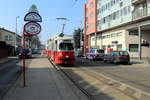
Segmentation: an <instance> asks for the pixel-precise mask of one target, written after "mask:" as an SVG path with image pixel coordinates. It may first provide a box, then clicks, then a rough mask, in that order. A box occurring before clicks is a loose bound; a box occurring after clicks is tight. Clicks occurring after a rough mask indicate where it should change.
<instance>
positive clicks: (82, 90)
mask: <svg viewBox="0 0 150 100" xmlns="http://www.w3.org/2000/svg"><path fill="white" fill-rule="evenodd" d="M49 61H50V63H51V64H52V65H53V67H54V68H55V69H56V70H57V71H59V72H60V71H61V72H62V73H63V74H64V75H66V76H67V78H68V79H69V80H70V81H71V82H72V83H73V84H74V85H75V86H76V87H77V88H78V89H79V90H81V92H83V94H85V95H86V96H87V97H88V98H89V100H94V98H93V96H92V95H91V94H90V93H88V92H87V91H86V90H85V89H83V88H82V87H81V86H80V85H78V84H77V83H76V82H75V80H73V79H72V77H70V75H68V74H67V73H66V72H65V71H64V70H63V69H61V66H59V65H56V64H55V63H54V62H53V61H52V60H51V59H50V60H49Z"/></svg>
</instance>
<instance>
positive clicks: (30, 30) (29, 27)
mask: <svg viewBox="0 0 150 100" xmlns="http://www.w3.org/2000/svg"><path fill="white" fill-rule="evenodd" d="M24 32H25V35H26V36H35V35H37V34H39V33H40V32H41V25H40V24H38V23H36V22H28V23H26V24H25V25H24Z"/></svg>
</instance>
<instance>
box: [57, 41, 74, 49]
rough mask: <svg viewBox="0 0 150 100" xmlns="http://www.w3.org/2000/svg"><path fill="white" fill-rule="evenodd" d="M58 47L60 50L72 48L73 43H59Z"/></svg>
mask: <svg viewBox="0 0 150 100" xmlns="http://www.w3.org/2000/svg"><path fill="white" fill-rule="evenodd" d="M59 49H60V50H73V44H72V43H60V45H59Z"/></svg>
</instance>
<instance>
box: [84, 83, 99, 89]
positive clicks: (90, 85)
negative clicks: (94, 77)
mask: <svg viewBox="0 0 150 100" xmlns="http://www.w3.org/2000/svg"><path fill="white" fill-rule="evenodd" d="M97 83H98V81H94V82H92V83H91V84H89V85H86V86H84V87H83V88H84V89H88V88H90V87H92V86H93V85H95V84H97Z"/></svg>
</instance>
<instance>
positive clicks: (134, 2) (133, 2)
mask: <svg viewBox="0 0 150 100" xmlns="http://www.w3.org/2000/svg"><path fill="white" fill-rule="evenodd" d="M143 2H146V1H145V0H132V4H133V5H136V4H140V3H143Z"/></svg>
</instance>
